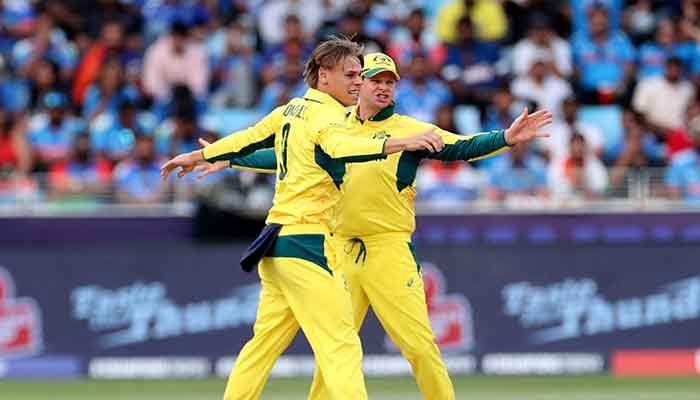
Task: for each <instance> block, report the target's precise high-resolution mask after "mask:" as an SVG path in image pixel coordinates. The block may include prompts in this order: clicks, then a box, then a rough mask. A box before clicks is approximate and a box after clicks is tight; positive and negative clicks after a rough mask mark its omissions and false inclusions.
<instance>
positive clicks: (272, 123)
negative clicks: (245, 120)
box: [160, 107, 282, 179]
mask: <svg viewBox="0 0 700 400" xmlns="http://www.w3.org/2000/svg"><path fill="white" fill-rule="evenodd" d="M281 112H282V110H281V107H279V108H277V109H275V110H274V111H273V112H271V113H270V114H268V115H267V116H266V117H265V118H263V119H262V120H261V121H260V122H258V123H257V124H255V126H253V127H250V128H248V129H245V130H242V131H238V132H234V133H232V134H230V135H228V136H226V137H224V138H222V139H219V140H217V141H216V142H214V143H212V144H210V145H208V146H206V147H205V148H203V149H201V150H195V151H191V152H189V153H183V154H180V155H178V156H176V157H174V158H172V159H171V160H170V161H168V162H167V163H165V164H163V166H162V167H161V170H160V174H161V177H163V179H165V178H167V177H168V175H169V174H170V172H172V171H173V170H174V169H176V168H178V167H179V168H180V169H181V170H180V172H179V173H178V176H183V175H185V174H187V173H189V172H192V171H193V170H194V168H195V166H197V165H198V164H200V163H202V162H204V161H207V162H210V163H215V162H217V161H221V160H228V159H230V158H234V157H243V156H245V155H248V154H251V153H253V152H254V151H255V150H258V149H263V148H269V147H273V146H274V145H275V129H276V127H277V125H279V124H278V122H279V118H280V115H281Z"/></svg>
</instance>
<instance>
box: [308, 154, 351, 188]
mask: <svg viewBox="0 0 700 400" xmlns="http://www.w3.org/2000/svg"><path fill="white" fill-rule="evenodd" d="M314 160H315V161H316V164H318V166H319V167H321V168H322V169H323V170H324V171H326V172H327V173H328V176H330V177H331V179H332V180H333V183H334V184H335V187H336V188H338V189H340V186H341V185H342V184H343V177H344V176H345V162H344V161H343V160H341V159H337V158H331V156H329V155H328V154H327V153H326V152H325V151H323V149H322V148H321V146H319V145H316V147H315V148H314Z"/></svg>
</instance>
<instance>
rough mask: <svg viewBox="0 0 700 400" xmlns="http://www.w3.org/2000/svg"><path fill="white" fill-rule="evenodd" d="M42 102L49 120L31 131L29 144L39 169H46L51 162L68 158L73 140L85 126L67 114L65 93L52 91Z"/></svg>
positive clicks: (35, 165)
mask: <svg viewBox="0 0 700 400" xmlns="http://www.w3.org/2000/svg"><path fill="white" fill-rule="evenodd" d="M42 102H43V105H44V107H45V108H46V110H47V113H48V120H47V121H46V122H45V123H42V124H40V127H39V128H38V129H34V130H32V131H31V132H29V144H30V146H31V148H32V152H33V153H34V160H35V164H34V168H35V170H37V171H46V170H47V168H48V167H49V166H50V165H51V164H53V163H55V162H58V161H61V160H65V159H66V158H68V155H69V153H70V149H71V147H72V144H73V140H74V139H75V136H76V134H77V133H78V132H80V131H81V130H82V128H83V124H82V123H81V122H80V121H79V120H76V119H74V118H71V117H68V116H67V115H66V114H67V107H68V100H67V98H66V96H65V95H64V94H63V93H60V92H51V93H49V94H47V95H45V96H44V98H43V100H42Z"/></svg>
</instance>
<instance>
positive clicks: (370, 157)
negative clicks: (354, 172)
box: [338, 145, 386, 163]
mask: <svg viewBox="0 0 700 400" xmlns="http://www.w3.org/2000/svg"><path fill="white" fill-rule="evenodd" d="M383 147H384V145H382V153H381V154H372V155H366V156H349V157H341V158H338V160H341V161H343V162H349V163H356V162H367V161H374V160H383V159H385V158H386V156H385V155H384V151H383Z"/></svg>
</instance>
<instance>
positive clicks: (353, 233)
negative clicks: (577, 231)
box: [231, 105, 508, 238]
mask: <svg viewBox="0 0 700 400" xmlns="http://www.w3.org/2000/svg"><path fill="white" fill-rule="evenodd" d="M346 128H347V129H348V131H347V133H348V134H349V135H351V136H353V137H356V138H367V139H385V138H388V137H395V138H401V137H406V136H413V135H416V134H419V133H422V132H426V131H427V130H430V129H435V132H436V133H438V134H439V135H440V136H442V139H443V141H444V142H445V147H444V148H443V150H442V151H440V152H437V153H431V152H429V151H427V150H422V151H416V152H408V151H404V152H399V153H395V154H391V155H389V156H388V157H386V158H385V159H380V160H376V161H370V162H366V163H350V164H347V166H346V169H345V175H344V177H342V186H341V188H342V191H343V197H342V198H341V199H340V201H339V202H338V203H337V206H336V209H335V212H334V218H333V220H334V224H333V231H334V232H335V233H336V234H338V235H339V236H344V237H360V238H362V237H366V236H368V235H375V234H383V233H405V234H406V236H407V237H410V235H411V234H412V233H413V231H414V230H415V226H416V222H415V208H414V198H415V196H416V189H415V180H416V173H417V170H418V165H419V163H420V161H421V160H423V159H425V158H428V159H438V160H443V161H460V160H462V161H474V160H477V159H480V158H485V157H489V156H491V155H494V154H498V153H500V152H502V151H503V150H505V149H507V148H508V146H507V144H506V141H505V136H504V131H503V130H497V131H492V132H486V133H479V134H475V135H469V136H464V135H457V134H454V133H451V132H448V131H445V130H443V129H440V128H437V127H436V126H434V125H432V124H428V123H425V122H420V121H417V120H415V119H413V118H410V117H407V116H403V115H399V114H395V113H394V106H393V105H391V106H389V107H387V108H385V109H383V110H381V111H380V112H378V113H377V114H376V115H375V116H374V117H372V118H370V119H369V120H367V121H362V120H360V119H359V117H358V116H357V109H354V110H353V111H352V112H351V113H350V114H349V115H348V119H347V124H346ZM275 162H276V161H275V159H274V154H273V153H272V152H264V151H263V152H256V153H255V154H252V155H250V156H248V157H243V158H239V159H232V160H231V165H232V166H234V167H236V168H241V167H243V168H256V169H258V170H265V169H270V167H271V166H273V165H275Z"/></svg>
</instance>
